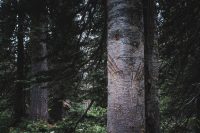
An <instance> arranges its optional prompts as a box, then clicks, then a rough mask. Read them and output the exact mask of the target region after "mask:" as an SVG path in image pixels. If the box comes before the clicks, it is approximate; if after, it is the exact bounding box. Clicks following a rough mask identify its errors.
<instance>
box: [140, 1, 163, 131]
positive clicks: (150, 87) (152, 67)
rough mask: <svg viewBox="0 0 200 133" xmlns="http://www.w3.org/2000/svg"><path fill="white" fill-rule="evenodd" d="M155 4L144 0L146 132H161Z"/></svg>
mask: <svg viewBox="0 0 200 133" xmlns="http://www.w3.org/2000/svg"><path fill="white" fill-rule="evenodd" d="M154 11H155V4H154V0H144V34H145V105H146V106H145V117H146V133H159V132H160V127H159V106H158V87H157V85H156V84H157V81H158V69H159V64H158V57H157V50H156V47H155V43H154V42H155V38H154V35H155V33H154V29H155V22H154V21H155V19H154V18H155V14H154Z"/></svg>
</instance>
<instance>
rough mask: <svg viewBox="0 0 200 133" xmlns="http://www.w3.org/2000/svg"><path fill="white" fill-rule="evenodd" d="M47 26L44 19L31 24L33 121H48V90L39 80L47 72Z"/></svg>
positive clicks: (31, 110) (45, 83)
mask: <svg viewBox="0 0 200 133" xmlns="http://www.w3.org/2000/svg"><path fill="white" fill-rule="evenodd" d="M46 29H47V25H46V24H45V23H44V19H41V20H38V21H37V22H35V21H33V22H32V29H31V30H32V31H31V41H32V44H31V52H32V55H31V56H32V57H31V58H32V60H31V61H32V66H31V68H32V75H33V78H34V79H36V81H34V83H33V85H32V87H31V105H30V112H31V118H32V119H33V120H47V119H48V106H47V105H48V90H47V82H45V81H43V80H41V79H40V78H41V77H42V76H44V75H42V74H41V73H44V72H45V71H47V70H48V65H47V58H46V55H47V48H46V38H47V30H46Z"/></svg>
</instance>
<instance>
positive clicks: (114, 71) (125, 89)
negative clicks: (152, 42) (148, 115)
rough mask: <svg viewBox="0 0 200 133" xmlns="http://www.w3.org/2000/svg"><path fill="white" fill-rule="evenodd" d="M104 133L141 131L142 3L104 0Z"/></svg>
mask: <svg viewBox="0 0 200 133" xmlns="http://www.w3.org/2000/svg"><path fill="white" fill-rule="evenodd" d="M107 10H108V27H107V28H108V37H107V38H108V39H107V52H108V61H107V69H108V113H107V115H108V116H107V118H108V123H107V124H108V125H107V126H108V133H143V132H145V131H144V130H145V115H144V114H145V104H144V45H143V43H144V42H143V41H144V40H143V6H142V1H141V0H108V2H107Z"/></svg>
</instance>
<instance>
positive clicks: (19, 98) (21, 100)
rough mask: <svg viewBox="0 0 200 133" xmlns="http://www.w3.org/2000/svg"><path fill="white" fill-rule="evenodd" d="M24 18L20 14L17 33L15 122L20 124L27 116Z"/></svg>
mask: <svg viewBox="0 0 200 133" xmlns="http://www.w3.org/2000/svg"><path fill="white" fill-rule="evenodd" d="M23 21H24V16H23V15H22V14H21V13H19V14H18V31H17V32H18V33H17V40H18V44H17V83H16V89H15V95H14V112H15V114H14V117H15V122H16V123H18V122H19V121H20V120H21V117H23V116H25V92H24V90H23V88H24V87H23V86H24V85H23V82H22V80H24V43H23V41H24V40H23V39H24V33H23Z"/></svg>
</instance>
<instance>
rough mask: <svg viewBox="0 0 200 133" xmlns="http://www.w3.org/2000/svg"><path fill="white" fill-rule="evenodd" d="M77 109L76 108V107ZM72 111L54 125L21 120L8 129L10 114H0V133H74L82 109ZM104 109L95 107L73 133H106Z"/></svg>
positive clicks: (10, 119)
mask: <svg viewBox="0 0 200 133" xmlns="http://www.w3.org/2000/svg"><path fill="white" fill-rule="evenodd" d="M76 108H78V107H76ZM81 108H82V107H81V106H80V108H79V109H74V110H73V109H72V111H71V112H69V113H68V115H67V116H66V117H65V118H64V119H63V120H62V121H59V122H57V123H54V124H49V123H47V122H43V121H37V122H33V121H29V120H26V119H25V120H23V122H21V123H20V124H18V126H17V127H9V125H10V123H11V121H12V118H11V112H9V111H4V112H0V133H74V126H75V123H76V122H77V120H78V119H79V118H80V116H81V114H83V112H84V109H81ZM105 125H106V109H104V108H101V107H96V106H95V105H94V106H92V108H91V109H90V110H89V111H88V113H87V115H86V116H85V117H84V119H83V120H82V121H81V122H80V123H79V124H78V125H77V127H76V130H75V133H106V127H105Z"/></svg>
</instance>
